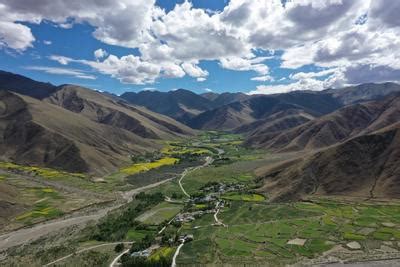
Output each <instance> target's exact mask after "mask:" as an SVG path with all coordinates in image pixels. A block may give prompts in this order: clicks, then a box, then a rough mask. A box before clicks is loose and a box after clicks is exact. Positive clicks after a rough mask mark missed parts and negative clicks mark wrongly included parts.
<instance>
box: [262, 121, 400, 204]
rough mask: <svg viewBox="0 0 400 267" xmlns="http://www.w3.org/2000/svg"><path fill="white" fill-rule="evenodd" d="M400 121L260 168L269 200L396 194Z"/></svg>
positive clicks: (399, 175) (399, 172)
mask: <svg viewBox="0 0 400 267" xmlns="http://www.w3.org/2000/svg"><path fill="white" fill-rule="evenodd" d="M399 163H400V124H396V125H395V126H391V127H389V128H388V129H386V130H385V131H379V132H375V133H373V134H370V135H362V136H358V137H355V138H353V139H351V140H348V141H346V142H344V143H342V144H339V145H336V146H333V147H329V148H327V149H325V150H322V151H319V152H316V153H313V154H311V155H309V156H305V157H304V158H299V159H297V160H294V161H290V162H286V163H284V164H281V165H279V166H276V167H273V168H271V169H268V170H260V172H261V173H263V177H264V181H265V182H264V186H263V187H262V188H261V189H260V190H261V191H263V192H267V193H268V194H269V195H270V197H271V200H273V201H280V200H293V199H299V198H301V197H303V196H305V195H308V194H318V195H346V196H358V197H365V198H371V197H374V198H391V197H396V198H398V197H400V164H399Z"/></svg>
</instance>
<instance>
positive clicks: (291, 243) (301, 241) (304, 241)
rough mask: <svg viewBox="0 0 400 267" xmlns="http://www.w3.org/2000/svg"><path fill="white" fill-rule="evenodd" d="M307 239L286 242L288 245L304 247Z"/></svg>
mask: <svg viewBox="0 0 400 267" xmlns="http://www.w3.org/2000/svg"><path fill="white" fill-rule="evenodd" d="M306 241H307V239H301V238H295V239H292V240H289V241H288V242H287V244H288V245H296V246H304V244H305V243H306Z"/></svg>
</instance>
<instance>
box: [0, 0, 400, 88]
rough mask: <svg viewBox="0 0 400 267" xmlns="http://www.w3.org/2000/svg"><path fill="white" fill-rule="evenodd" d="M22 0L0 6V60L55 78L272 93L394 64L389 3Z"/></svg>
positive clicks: (393, 74) (355, 78) (386, 73)
mask: <svg viewBox="0 0 400 267" xmlns="http://www.w3.org/2000/svg"><path fill="white" fill-rule="evenodd" d="M31 2H32V3H33V4H32V6H31V7H30V6H29V3H30V2H24V1H22V0H13V1H12V0H4V4H3V5H4V8H3V9H2V8H1V5H0V22H3V23H2V24H0V62H1V63H0V68H1V69H3V70H6V71H11V72H14V73H19V74H22V75H26V76H28V77H31V78H33V79H36V80H40V81H46V82H51V83H53V84H56V85H58V84H64V83H72V84H79V85H82V86H85V87H89V88H93V89H97V90H104V91H109V92H112V93H116V94H121V93H123V92H125V91H140V90H160V91H168V90H172V89H176V88H186V89H190V90H193V91H195V92H197V93H203V92H206V91H210V90H212V91H214V92H226V91H229V92H238V91H242V92H252V93H276V92H287V91H293V90H323V89H326V88H336V87H341V86H346V85H352V84H358V83H364V82H383V81H396V82H397V81H398V77H399V72H400V71H399V69H400V66H399V63H397V62H398V61H399V60H398V57H399V53H398V51H397V50H394V49H393V47H399V46H398V45H397V46H396V44H397V43H398V42H399V40H398V38H397V36H398V35H397V34H398V31H399V25H398V20H396V19H394V18H393V16H394V15H393V14H388V12H385V10H386V8H387V7H388V5H392V9H393V10H398V9H399V6H400V4H396V3H393V1H385V0H378V1H373V2H370V1H361V0H355V1H351V3H349V2H343V3H342V2H341V1H333V0H332V1H296V0H294V1H292V2H290V3H287V4H286V5H284V6H283V5H282V4H281V2H280V1H279V0H271V1H263V0H253V1H250V0H231V1H227V0H213V1H209V0H193V1H190V2H188V1H184V0H180V1H170V0H157V1H155V2H153V1H151V0H137V1H131V0H116V1H111V0H110V1H104V3H103V4H104V6H97V5H94V6H90V5H91V4H93V3H91V4H87V5H86V4H84V3H81V2H80V1H77V0H71V1H66V0H65V1H63V0H54V1H50V2H48V1H46V0H40V1H37V2H35V1H31ZM75 2H76V3H75ZM77 3H78V4H77ZM384 8H385V9H384ZM2 12H4V14H5V13H6V12H7V14H12V16H10V15H4V14H3V16H1V15H2ZM360 18H362V21H363V23H359V21H360ZM377 28H379V31H380V35H379V37H376V29H377ZM376 47H380V50H376V49H374V48H376ZM95 51H97V52H96V53H95ZM95 55H97V56H95Z"/></svg>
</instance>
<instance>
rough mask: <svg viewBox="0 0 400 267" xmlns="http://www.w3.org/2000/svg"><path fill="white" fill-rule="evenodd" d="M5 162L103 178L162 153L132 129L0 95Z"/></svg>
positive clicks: (29, 100) (40, 103)
mask: <svg viewBox="0 0 400 267" xmlns="http://www.w3.org/2000/svg"><path fill="white" fill-rule="evenodd" d="M0 133H1V134H0V135H1V136H2V137H3V138H2V141H1V143H0V149H1V151H3V153H2V155H1V160H11V161H15V162H17V163H20V164H27V165H39V166H48V167H54V168H60V169H64V170H67V171H73V172H92V173H97V174H104V173H107V172H109V171H112V170H115V169H116V168H117V167H118V166H121V164H124V163H126V162H127V161H129V155H130V154H135V153H143V152H145V151H148V150H152V149H156V148H159V147H158V145H157V144H156V143H155V142H150V141H149V140H146V139H144V138H143V137H140V136H138V135H136V134H134V133H132V132H130V131H128V130H124V129H121V128H116V127H113V126H109V125H105V124H100V123H97V122H95V121H93V120H90V119H88V118H87V117H85V116H81V115H79V114H77V113H74V112H71V111H69V110H66V109H64V108H61V107H58V106H56V105H52V104H50V103H46V102H43V101H40V100H37V99H34V98H31V97H28V96H22V95H18V94H15V93H10V92H7V91H1V94H0Z"/></svg>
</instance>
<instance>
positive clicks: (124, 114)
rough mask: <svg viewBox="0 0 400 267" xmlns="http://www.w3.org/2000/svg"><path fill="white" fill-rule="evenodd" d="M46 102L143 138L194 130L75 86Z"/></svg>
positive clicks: (183, 133)
mask: <svg viewBox="0 0 400 267" xmlns="http://www.w3.org/2000/svg"><path fill="white" fill-rule="evenodd" d="M44 101H46V102H49V103H51V104H55V105H58V106H61V107H63V108H65V109H68V110H70V111H72V112H75V113H79V114H80V115H83V116H85V117H86V118H89V119H90V120H92V121H95V122H98V123H101V124H106V125H110V126H113V127H116V128H122V129H125V130H127V131H130V132H132V133H135V134H137V135H139V136H141V137H144V138H153V139H174V138H176V137H183V136H186V135H192V134H194V131H193V130H192V129H190V128H189V127H187V126H185V125H183V124H181V123H179V122H177V121H175V120H173V119H171V118H169V117H166V116H164V115H160V114H156V113H154V112H151V111H149V110H147V109H145V108H140V107H135V106H132V105H129V104H128V103H126V102H125V101H123V100H122V99H118V98H116V97H111V96H109V95H106V94H103V93H100V92H96V91H93V90H90V89H87V88H83V87H79V86H75V85H65V86H61V87H60V89H59V90H58V91H57V92H55V93H54V94H52V95H50V96H49V97H48V98H46V99H44Z"/></svg>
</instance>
